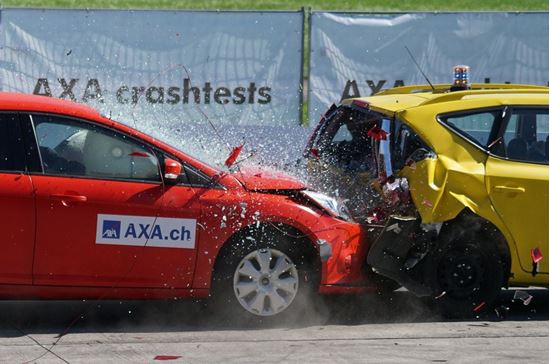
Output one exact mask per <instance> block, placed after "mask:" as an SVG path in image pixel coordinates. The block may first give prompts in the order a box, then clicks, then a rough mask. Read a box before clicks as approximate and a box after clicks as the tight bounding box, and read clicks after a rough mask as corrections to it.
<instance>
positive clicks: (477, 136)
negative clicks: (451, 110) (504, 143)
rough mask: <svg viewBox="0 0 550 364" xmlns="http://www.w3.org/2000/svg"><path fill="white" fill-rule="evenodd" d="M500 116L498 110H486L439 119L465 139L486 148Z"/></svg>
mask: <svg viewBox="0 0 550 364" xmlns="http://www.w3.org/2000/svg"><path fill="white" fill-rule="evenodd" d="M500 114H501V111H500V110H488V111H476V112H470V113H467V114H466V113H465V114H456V115H448V116H442V117H440V118H439V119H440V120H441V121H442V122H443V123H444V124H445V125H447V126H449V127H450V128H451V129H453V130H455V131H456V132H458V133H459V134H461V135H462V136H463V137H465V138H466V139H468V140H470V141H472V142H474V143H475V144H477V145H479V146H481V147H486V146H487V145H488V144H489V138H490V136H491V134H492V132H493V128H494V127H495V123H496V122H497V121H498V120H499V119H500V117H499V116H500Z"/></svg>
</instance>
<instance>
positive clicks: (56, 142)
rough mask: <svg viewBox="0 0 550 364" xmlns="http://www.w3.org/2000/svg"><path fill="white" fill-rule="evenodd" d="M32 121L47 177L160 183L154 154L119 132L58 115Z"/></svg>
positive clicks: (39, 116)
mask: <svg viewBox="0 0 550 364" xmlns="http://www.w3.org/2000/svg"><path fill="white" fill-rule="evenodd" d="M32 120H33V123H34V128H35V133H36V138H37V142H38V147H39V151H40V158H41V161H42V168H43V171H44V173H46V174H53V175H67V176H82V177H90V178H100V179H124V180H144V181H156V182H160V181H161V178H160V168H159V163H158V159H157V157H156V155H155V154H154V153H153V151H151V150H150V149H149V148H147V147H146V146H144V145H143V144H141V143H139V142H137V141H136V140H134V139H132V138H130V137H128V136H126V135H124V134H122V133H118V132H115V131H112V130H110V129H107V128H103V127H100V126H97V125H94V124H91V123H88V122H85V121H80V120H74V119H70V118H66V117H61V116H52V115H32Z"/></svg>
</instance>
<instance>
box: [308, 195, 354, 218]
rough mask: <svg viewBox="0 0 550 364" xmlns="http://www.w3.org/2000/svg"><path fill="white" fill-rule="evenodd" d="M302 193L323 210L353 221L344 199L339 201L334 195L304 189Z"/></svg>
mask: <svg viewBox="0 0 550 364" xmlns="http://www.w3.org/2000/svg"><path fill="white" fill-rule="evenodd" d="M302 193H303V194H304V195H305V196H306V197H307V198H308V199H309V200H311V201H312V202H314V203H315V204H317V205H319V207H321V208H322V209H323V210H325V211H327V212H328V213H330V214H331V215H333V216H335V217H339V218H341V219H344V220H347V221H353V219H352V218H351V215H350V213H349V211H348V208H347V207H346V205H345V204H344V202H343V201H339V200H337V199H335V198H333V197H330V196H327V195H325V194H323V193H319V192H313V191H302Z"/></svg>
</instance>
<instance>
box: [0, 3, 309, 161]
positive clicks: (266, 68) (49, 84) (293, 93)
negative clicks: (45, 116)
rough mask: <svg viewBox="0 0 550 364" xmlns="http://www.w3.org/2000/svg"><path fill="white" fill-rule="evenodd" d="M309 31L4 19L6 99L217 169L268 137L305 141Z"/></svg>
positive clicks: (158, 19)
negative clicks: (64, 111) (111, 127)
mask: <svg viewBox="0 0 550 364" xmlns="http://www.w3.org/2000/svg"><path fill="white" fill-rule="evenodd" d="M302 25H303V14H302V12H201V11H191V12H184V11H155V10H147V11H137V10H132V11H129V10H53V9H48V10H45V9H43V10H40V9H4V10H2V11H1V21H0V27H1V28H0V32H1V36H0V49H1V52H0V90H2V91H15V92H23V93H34V94H41V95H48V96H52V97H58V98H62V99H67V100H74V101H77V102H82V103H87V104H89V105H90V106H93V107H95V108H97V109H99V110H100V111H101V112H103V113H104V114H106V115H110V116H111V117H112V118H113V119H115V120H118V121H122V122H125V123H127V124H129V125H131V126H135V127H137V128H138V129H140V130H143V131H145V132H148V133H150V134H153V135H157V136H162V135H160V134H163V135H164V136H168V137H169V139H170V138H171V139H172V140H169V142H172V144H174V143H175V144H179V145H178V146H179V147H182V149H184V150H186V151H188V152H191V153H192V154H195V155H197V154H201V155H202V154H203V153H207V154H208V153H211V154H214V155H215V156H214V157H215V159H216V160H217V161H219V160H221V159H223V158H224V157H225V154H226V153H227V152H228V150H229V149H230V147H231V146H234V144H236V143H239V144H240V143H242V142H243V141H244V142H245V143H247V147H248V149H258V148H259V147H258V145H257V144H258V143H261V140H262V136H263V128H268V129H269V128H270V129H269V130H270V132H271V133H273V132H275V133H276V135H278V134H280V129H284V128H289V129H291V130H294V129H301V127H300V126H299V125H300V101H301V95H300V84H301V67H302V66H301V65H302V43H303V40H302V38H303V31H302ZM208 119H209V120H210V122H211V123H210V122H209V121H208ZM211 124H213V125H214V127H215V128H216V129H218V133H216V132H215V131H214V130H213V129H214V128H213V127H212V126H211ZM273 129H274V130H273ZM217 134H220V135H221V136H222V138H219V137H218V136H217ZM284 134H285V135H286V131H285V133H284ZM291 134H292V133H291ZM263 138H264V139H269V140H273V139H277V137H275V136H274V135H273V134H271V135H269V136H263ZM163 139H166V138H164V137H163ZM219 146H223V148H222V150H221V151H220V150H215V149H216V147H219ZM246 149H247V148H245V150H246ZM271 153H272V152H271V151H269V154H271ZM206 159H208V158H206Z"/></svg>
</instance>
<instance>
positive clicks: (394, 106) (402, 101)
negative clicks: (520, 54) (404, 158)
mask: <svg viewBox="0 0 550 364" xmlns="http://www.w3.org/2000/svg"><path fill="white" fill-rule="evenodd" d="M450 87H451V85H450V84H437V85H433V89H432V87H431V86H430V85H412V86H403V87H395V88H392V89H388V90H384V91H381V92H379V93H378V94H376V95H374V96H370V97H361V98H353V99H346V100H344V101H342V104H343V105H349V104H351V103H353V101H354V100H361V101H363V102H366V103H368V104H369V108H370V109H372V110H374V111H379V112H383V113H384V112H385V113H387V112H391V113H394V112H397V111H401V110H406V109H410V108H413V107H417V106H424V105H434V104H438V103H443V102H450V101H460V100H476V99H479V100H482V99H483V100H486V101H489V100H491V99H492V100H494V101H495V104H502V105H505V104H514V103H517V104H524V103H525V102H526V101H527V100H526V97H528V98H529V99H528V103H529V104H548V90H549V89H548V87H546V86H534V85H518V84H472V85H471V89H470V90H464V91H453V92H449V88H450Z"/></svg>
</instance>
